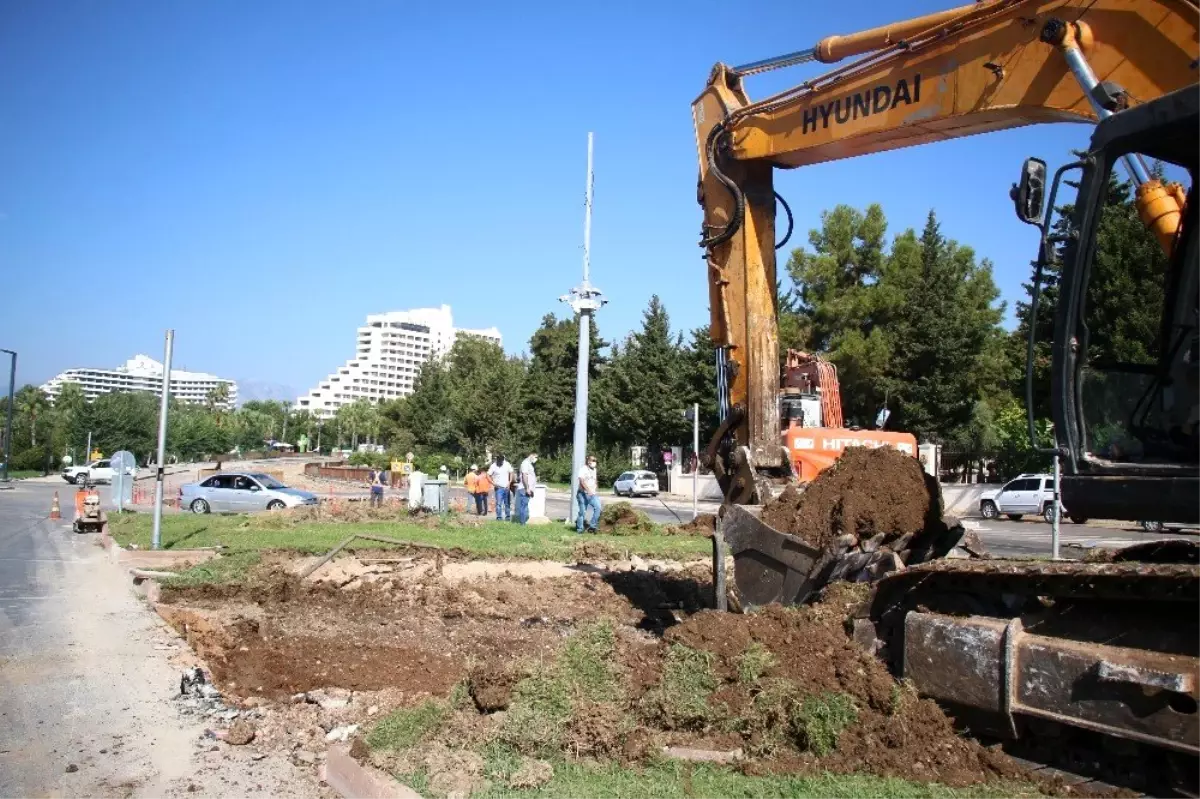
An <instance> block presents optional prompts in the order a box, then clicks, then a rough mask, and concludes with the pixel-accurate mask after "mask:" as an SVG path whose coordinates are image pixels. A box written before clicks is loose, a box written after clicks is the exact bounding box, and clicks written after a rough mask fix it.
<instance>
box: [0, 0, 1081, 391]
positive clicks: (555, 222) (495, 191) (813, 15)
mask: <svg viewBox="0 0 1200 799" xmlns="http://www.w3.org/2000/svg"><path fill="white" fill-rule="evenodd" d="M950 5H952V3H951V2H950V0H913V1H912V2H907V3H894V2H888V3H883V2H858V3H853V4H838V3H804V4H798V3H795V2H753V3H745V4H741V5H736V6H731V5H730V4H728V3H717V2H699V1H698V0H693V2H688V3H686V4H685V3H682V2H679V3H670V2H668V3H645V2H640V3H633V2H624V0H610V2H606V3H587V4H585V3H561V2H556V3H505V4H496V3H478V4H477V3H469V2H468V3H444V4H441V3H429V4H426V3H422V4H418V3H403V2H383V1H381V0H347V1H346V2H337V3H334V2H324V3H317V2H301V1H299V0H292V1H290V2H275V1H272V0H255V2H253V3H243V2H234V1H233V0H206V1H205V2H200V1H199V0H177V1H174V2H157V1H155V0H113V1H112V2H101V1H100V0H92V1H91V2H83V1H81V0H56V1H55V2H53V3H45V2H24V3H7V4H5V5H4V8H3V10H0V74H3V75H4V76H5V78H4V80H3V81H2V82H0V126H2V127H0V175H2V176H3V177H2V179H0V274H3V275H4V292H3V296H4V297H5V299H6V301H5V302H4V307H3V311H0V347H7V348H10V349H16V350H19V351H20V353H21V369H20V375H19V377H18V381H19V382H22V383H23V382H40V381H42V380H44V379H46V378H48V377H50V376H52V375H54V374H55V373H56V372H58V371H60V370H61V369H64V368H67V367H71V366H107V365H116V364H118V363H121V362H123V361H124V360H125V359H126V358H128V357H131V356H132V355H134V354H135V353H137V352H145V353H147V354H150V355H152V356H155V357H161V352H162V336H163V331H164V330H165V329H166V328H168V327H173V328H174V329H175V330H176V364H177V365H178V366H181V367H185V368H189V369H195V370H203V371H211V372H216V373H218V374H221V375H223V376H229V377H235V378H239V379H255V380H263V381H271V382H277V383H283V384H287V385H290V386H292V387H294V388H295V389H297V390H305V389H307V388H308V387H309V386H311V385H312V384H314V383H315V382H316V381H317V380H318V379H320V378H322V377H323V376H324V375H326V374H327V373H328V372H330V371H331V370H333V369H334V368H335V367H336V366H337V365H338V364H340V363H341V362H342V361H344V360H345V359H346V358H347V357H348V356H349V355H350V354H351V353H352V350H353V338H354V329H355V327H357V326H358V325H359V324H361V322H362V321H363V319H364V317H365V316H366V314H368V313H375V312H380V311H386V310H394V309H402V308H409V307H417V306H426V305H437V304H440V303H443V302H445V303H449V304H450V305H451V306H452V307H453V309H454V315H455V320H456V322H457V323H458V324H459V325H461V326H466V327H484V326H490V325H496V326H497V327H499V328H500V330H501V332H502V333H503V334H504V338H505V343H506V349H508V350H509V351H513V352H519V351H521V350H523V349H524V348H525V346H526V342H527V341H528V338H529V335H530V333H531V332H532V331H533V330H534V328H535V327H536V326H537V324H538V322H539V321H540V319H541V317H542V316H543V314H545V313H548V312H558V313H560V314H561V313H563V312H564V311H565V310H566V309H565V306H563V305H562V304H561V303H559V302H558V300H557V298H558V297H559V296H560V295H561V294H563V293H564V292H565V291H566V290H567V289H568V288H570V287H571V286H572V285H574V284H575V283H576V282H578V277H579V271H580V262H581V254H582V245H581V242H582V231H583V188H584V172H585V157H586V136H587V132H588V131H589V130H592V131H595V134H596V184H595V185H596V198H595V213H594V218H593V239H592V242H593V244H592V265H593V281H594V282H595V283H596V284H597V285H599V286H600V287H601V288H602V289H603V290H604V291H605V293H606V294H607V296H608V298H609V301H610V302H609V304H608V306H607V307H605V308H604V310H603V311H601V313H600V316H599V324H600V329H601V333H602V334H603V335H605V337H607V338H610V339H612V338H620V337H622V336H623V335H624V334H625V333H626V332H627V331H628V330H630V329H631V328H633V327H635V326H636V325H637V324H638V323H639V321H640V317H641V312H642V309H643V308H644V307H645V305H646V302H647V300H648V298H649V297H650V295H651V294H653V293H658V294H659V295H660V296H661V297H662V298H663V300H664V302H665V303H666V306H667V309H668V311H669V312H670V313H671V316H672V321H673V323H674V324H675V325H676V326H679V327H685V328H691V327H694V326H697V325H700V324H703V323H704V322H705V320H706V319H707V314H708V311H707V290H706V287H705V276H704V265H703V262H702V261H701V259H700V250H699V248H698V247H697V246H696V240H697V234H698V229H699V222H700V212H699V208H698V206H697V205H696V201H695V190H696V186H695V184H696V153H695V146H694V141H693V132H692V127H691V118H690V104H691V101H692V99H693V98H694V97H695V96H696V95H697V94H698V93H699V92H700V91H701V89H702V88H703V86H704V82H705V79H706V77H707V75H708V73H709V69H710V68H711V66H712V65H713V63H714V62H716V61H718V60H720V61H725V62H726V63H731V64H736V63H742V62H746V61H752V60H756V59H759V58H764V57H768V56H772V55H777V54H781V53H784V52H789V51H792V50H796V49H801V48H803V47H807V46H810V45H811V44H813V43H815V41H816V40H818V39H819V38H821V37H822V36H825V35H827V34H832V33H846V32H850V31H853V30H858V29H862V28H866V27H871V26H874V25H877V24H881V23H884V22H888V21H892V20H894V19H896V18H898V17H908V16H913V15H917V14H922V13H928V12H930V11H935V10H940V9H942V8H945V7H949V6H950ZM820 69H821V68H820V66H819V65H816V66H815V67H814V65H808V66H806V67H800V68H793V69H790V70H785V71H782V72H778V73H774V74H771V75H768V76H761V77H756V78H752V79H750V80H749V82H748V89H749V91H750V93H751V94H752V96H755V97H762V96H765V95H766V94H768V93H770V92H772V91H775V90H778V89H780V88H783V87H784V86H787V85H791V84H794V83H796V82H799V81H800V80H802V79H804V78H805V77H808V76H811V75H813V74H816V73H818V72H819V71H820ZM1088 132H1089V129H1088V128H1087V127H1086V126H1082V125H1056V126H1047V127H1040V128H1028V129H1024V130H1018V131H1010V132H1007V133H1000V134H992V135H990V136H985V137H976V138H971V139H965V140H960V141H954V142H947V143H942V144H938V145H931V146H926V147H922V148H913V149H908V150H903V151H898V152H893V153H885V154H880V155H876V156H870V157H865V158H859V159H854V160H849V161H840V162H836V163H832V164H825V165H820V166H815V167H809V168H805V169H801V170H794V171H790V172H786V173H777V188H778V189H779V190H780V191H781V193H783V195H784V196H785V197H786V198H787V199H788V201H789V202H790V204H791V206H792V208H793V211H794V212H795V214H796V218H797V225H798V228H799V231H798V235H799V238H798V240H799V241H804V240H805V237H806V231H807V230H808V229H809V228H811V227H813V226H815V225H817V224H818V222H819V216H820V212H821V210H822V209H826V208H830V207H832V206H833V205H835V204H837V203H849V204H851V205H855V206H859V207H862V206H865V205H866V204H868V203H870V202H880V203H882V205H883V207H884V210H885V212H886V213H887V216H888V219H889V221H890V227H891V232H892V233H898V232H900V231H901V230H903V229H904V228H906V227H910V226H915V227H919V226H920V225H921V224H922V223H923V221H924V218H925V215H926V213H927V212H928V211H929V209H930V208H934V209H936V211H937V212H938V215H939V217H940V218H941V220H942V223H943V230H944V232H945V233H946V234H947V235H948V236H950V237H952V238H955V239H957V240H959V241H961V242H964V243H968V244H970V245H972V246H973V247H975V249H976V250H977V252H978V253H979V255H980V256H981V257H988V258H990V259H992V260H993V261H994V262H995V265H996V278H997V282H998V284H999V286H1000V288H1001V290H1002V292H1003V294H1004V296H1005V298H1006V299H1007V300H1008V301H1009V304H1010V306H1011V304H1012V302H1013V301H1014V300H1016V299H1017V298H1019V297H1020V296H1021V289H1020V283H1021V281H1022V279H1024V277H1025V275H1026V274H1027V273H1028V269H1029V267H1028V262H1029V260H1030V259H1031V258H1032V257H1033V255H1034V254H1035V248H1036V238H1035V237H1036V233H1035V231H1034V230H1033V229H1032V228H1028V227H1026V226H1024V225H1022V224H1020V223H1019V222H1018V221H1017V220H1016V218H1015V217H1014V216H1013V212H1012V206H1011V203H1010V202H1009V200H1008V196H1007V190H1008V187H1009V184H1010V183H1011V182H1012V180H1013V179H1014V177H1015V176H1016V175H1017V173H1018V168H1019V165H1020V162H1021V159H1022V158H1024V157H1025V156H1026V155H1031V154H1036V155H1041V156H1042V157H1044V158H1046V160H1047V161H1048V162H1049V163H1050V164H1051V165H1052V168H1053V166H1054V165H1057V164H1058V163H1061V162H1062V161H1064V160H1066V159H1067V158H1068V157H1069V150H1070V148H1072V147H1081V146H1083V143H1084V142H1085V141H1086V137H1087V135H1088Z"/></svg>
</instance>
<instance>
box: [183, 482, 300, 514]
mask: <svg viewBox="0 0 1200 799" xmlns="http://www.w3.org/2000/svg"><path fill="white" fill-rule="evenodd" d="M319 502H320V500H319V499H318V498H317V496H316V494H311V493H309V492H308V491H301V490H300V489H298V488H288V487H287V486H285V485H284V484H283V483H281V482H279V481H278V480H276V479H275V478H274V477H271V475H269V474H260V473H257V472H222V473H221V474H214V475H213V476H212V477H209V478H207V479H205V480H201V481H200V482H199V483H188V484H187V485H184V486H183V487H181V488H180V489H179V508H180V510H184V509H187V510H190V511H191V512H192V513H211V512H213V511H216V512H218V513H249V512H251V511H258V510H282V509H283V508H294V507H297V506H298V505H316V504H317V503H319Z"/></svg>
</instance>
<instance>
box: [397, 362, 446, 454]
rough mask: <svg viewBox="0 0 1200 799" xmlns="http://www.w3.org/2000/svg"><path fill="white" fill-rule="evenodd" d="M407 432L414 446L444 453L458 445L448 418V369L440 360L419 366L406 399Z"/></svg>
mask: <svg viewBox="0 0 1200 799" xmlns="http://www.w3.org/2000/svg"><path fill="white" fill-rule="evenodd" d="M407 414H408V421H409V429H410V430H412V432H413V434H414V435H415V436H416V439H417V443H418V444H423V445H425V446H427V447H430V448H432V449H438V450H448V449H451V448H453V447H455V446H457V444H458V436H457V432H456V431H455V429H454V423H453V420H452V419H451V417H450V382H449V370H448V369H447V365H446V363H445V361H444V360H442V359H437V358H435V359H432V360H429V361H426V362H425V363H423V364H421V368H420V369H419V370H418V371H417V377H416V379H415V380H414V381H413V393H412V394H410V395H409V397H408V405H407Z"/></svg>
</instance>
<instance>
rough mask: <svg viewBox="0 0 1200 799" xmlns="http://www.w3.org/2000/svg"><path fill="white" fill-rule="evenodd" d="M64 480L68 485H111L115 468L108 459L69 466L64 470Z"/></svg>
mask: <svg viewBox="0 0 1200 799" xmlns="http://www.w3.org/2000/svg"><path fill="white" fill-rule="evenodd" d="M126 473H127V474H133V473H134V470H133V469H129V470H127V472H126ZM62 478H63V479H64V480H66V481H67V482H68V483H71V484H79V485H83V484H84V483H85V482H87V483H111V482H112V479H113V468H112V464H111V462H110V461H109V459H108V458H102V459H100V460H98V461H92V462H91V463H89V464H87V465H85V466H68V467H66V468H65V469H63V470H62Z"/></svg>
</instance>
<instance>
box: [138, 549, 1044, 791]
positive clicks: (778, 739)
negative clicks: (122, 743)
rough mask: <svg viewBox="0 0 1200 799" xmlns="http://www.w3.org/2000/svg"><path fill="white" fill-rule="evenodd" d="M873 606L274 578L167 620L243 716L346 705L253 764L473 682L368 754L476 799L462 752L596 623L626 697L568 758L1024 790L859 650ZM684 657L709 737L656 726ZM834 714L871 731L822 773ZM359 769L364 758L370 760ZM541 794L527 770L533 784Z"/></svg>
mask: <svg viewBox="0 0 1200 799" xmlns="http://www.w3.org/2000/svg"><path fill="white" fill-rule="evenodd" d="M392 554H394V553H392ZM863 593H864V589H863V587H862V586H860V585H851V584H837V585H832V586H830V587H829V588H827V589H826V591H825V592H824V594H823V596H822V598H821V601H820V602H818V603H816V604H815V605H812V606H808V607H804V608H799V609H784V608H779V607H768V608H765V609H762V610H760V611H758V612H755V613H750V614H745V615H734V614H721V613H717V612H715V611H711V610H707V609H706V608H708V607H710V606H711V584H710V575H709V573H708V569H707V567H706V566H703V565H698V566H694V567H690V568H686V569H681V570H678V571H674V572H665V573H652V572H646V571H639V572H607V573H600V574H597V573H578V574H574V575H572V576H569V577H549V578H543V579H535V578H532V577H520V576H514V575H512V574H501V575H497V576H495V577H487V578H477V579H468V580H462V581H449V580H447V579H446V578H445V577H444V576H443V575H439V574H436V573H433V572H426V573H422V574H420V575H418V576H415V577H414V576H412V575H409V576H408V577H403V576H390V575H381V579H379V580H377V581H376V582H373V583H367V584H362V585H360V586H359V587H357V588H355V589H354V590H339V589H338V588H337V586H336V585H334V584H329V583H307V582H301V581H300V580H298V579H297V578H296V577H295V575H293V574H290V573H288V572H287V570H286V568H283V564H276V568H274V569H269V570H263V571H262V572H261V573H257V574H255V575H253V577H252V579H251V580H250V581H248V582H247V583H244V584H241V585H238V586H225V587H221V588H213V587H208V586H204V587H194V588H188V589H177V590H171V591H167V592H166V594H167V596H166V604H162V605H160V612H161V613H162V614H163V616H164V618H165V619H167V621H169V622H170V623H171V624H172V625H174V626H175V627H176V629H179V630H181V631H182V632H184V634H185V635H186V636H187V637H188V640H189V642H190V643H191V644H192V645H193V647H194V648H195V649H196V650H197V652H198V653H199V654H201V655H202V656H203V657H204V658H205V659H206V661H207V664H208V665H209V667H210V669H211V671H212V675H213V678H214V681H215V682H216V684H217V686H218V687H219V688H220V689H221V690H222V691H223V692H225V693H226V695H227V696H230V697H231V698H232V699H234V700H240V701H241V702H242V703H243V704H250V703H252V702H254V703H257V702H259V701H261V700H259V699H258V698H257V697H260V696H262V697H269V698H272V699H276V700H284V699H285V697H288V696H289V695H291V694H294V693H298V692H301V691H312V690H313V689H317V688H325V689H343V692H340V693H339V694H338V695H340V696H345V697H348V705H347V706H345V707H344V708H334V709H329V708H326V707H322V706H319V705H317V704H312V703H311V702H297V703H288V702H286V701H281V702H279V703H278V704H277V705H276V706H275V707H274V708H273V709H272V710H271V712H270V713H268V714H267V715H266V716H265V717H264V718H263V719H261V720H260V721H259V722H258V734H257V737H256V739H255V741H256V743H255V745H256V746H260V745H261V746H281V745H287V746H303V747H305V748H310V747H314V746H315V747H322V746H324V744H323V740H324V735H325V733H326V732H328V730H329V729H332V728H333V726H336V725H340V724H345V723H364V724H366V725H367V728H369V725H370V723H371V718H374V719H379V718H383V716H384V715H385V714H386V713H387V712H389V711H390V710H391V709H394V708H396V707H401V706H405V705H412V704H415V703H418V702H420V701H422V700H423V699H425V698H427V697H429V696H430V695H432V696H438V697H445V696H448V695H449V694H450V691H451V688H452V687H453V686H454V685H455V684H456V683H457V682H459V681H460V680H463V679H464V678H465V679H466V686H467V689H468V692H469V694H470V696H471V698H472V700H473V702H467V703H465V706H463V705H459V706H458V707H457V709H456V710H454V712H452V713H450V714H449V716H448V717H447V720H446V722H445V724H444V725H443V726H442V727H441V729H439V730H438V731H437V732H436V733H434V734H432V735H431V736H430V737H429V738H428V739H427V740H426V741H425V742H424V743H422V744H420V745H419V746H417V747H416V748H415V749H413V750H410V751H409V752H407V753H391V754H386V755H384V754H380V753H371V754H370V758H371V760H372V761H373V762H374V761H376V760H379V758H383V759H384V761H386V762H383V761H380V763H379V764H380V765H385V766H386V767H387V768H389V770H392V771H393V772H394V773H412V771H414V770H417V769H420V770H424V771H425V773H426V774H427V775H428V776H429V779H430V785H431V788H433V792H434V793H436V794H439V795H445V794H447V793H451V792H469V791H471V790H474V789H476V788H478V787H479V785H480V784H481V782H480V780H482V773H483V772H482V761H481V760H479V759H478V756H477V755H475V754H473V753H472V752H471V751H469V750H475V751H479V750H480V749H481V748H482V747H484V746H486V745H487V744H488V743H489V742H491V741H494V740H496V738H497V736H498V735H499V734H500V732H501V730H502V729H503V725H504V720H505V718H506V717H507V716H508V715H509V713H510V711H509V712H506V711H508V706H509V702H510V697H511V695H512V692H513V689H514V687H515V686H516V683H517V682H518V681H519V680H520V679H521V678H522V677H523V676H525V675H526V674H527V667H528V665H529V664H531V663H536V662H541V663H549V662H552V660H553V658H554V657H555V656H556V655H557V653H559V652H560V651H561V649H562V646H563V642H564V640H566V639H567V638H568V637H569V636H570V635H571V634H572V633H573V632H574V631H575V630H577V629H579V628H580V627H581V626H582V625H584V624H587V623H589V622H592V621H595V620H597V619H601V618H606V619H609V620H611V621H612V623H613V625H614V628H615V630H616V652H617V655H616V658H617V663H616V667H617V668H616V673H617V674H618V675H619V679H620V684H621V688H620V690H618V691H616V692H614V694H613V696H612V697H605V698H604V699H605V701H602V702H595V701H589V700H587V699H585V698H583V697H582V696H577V697H575V700H574V703H573V708H574V709H573V712H572V714H571V718H570V720H569V721H568V722H567V723H566V725H565V726H564V727H563V728H562V734H563V743H564V747H565V749H566V751H567V753H568V754H569V755H570V756H572V757H578V758H586V759H595V760H600V761H602V762H603V761H616V762H622V763H637V762H642V761H644V760H645V759H646V758H649V757H655V756H657V753H658V752H659V751H660V750H661V747H662V746H663V745H675V746H685V747H697V748H710V749H720V750H730V749H736V748H741V749H742V750H743V751H744V752H746V753H748V754H749V761H748V762H747V763H745V764H744V765H743V768H745V769H746V770H748V771H758V772H783V773H812V774H816V773H822V772H835V773H862V772H869V773H874V774H879V775H887V776H896V777H902V778H906V779H910V780H914V781H918V782H935V781H936V782H941V783H945V784H948V785H952V786H964V785H972V784H979V783H983V782H989V781H995V780H998V779H1005V778H1013V779H1028V776H1027V775H1026V774H1025V773H1024V772H1023V770H1022V769H1021V768H1020V767H1019V766H1018V765H1016V764H1015V762H1014V761H1012V760H1010V759H1009V758H1007V757H1006V756H1005V755H1003V754H1001V753H999V752H995V751H992V750H989V749H985V748H984V747H982V746H980V745H979V744H977V743H976V742H974V741H972V740H970V739H966V738H962V737H959V736H958V735H957V734H956V732H955V730H954V728H953V726H952V722H951V720H950V719H949V718H947V717H946V715H945V714H944V713H943V712H942V711H941V710H940V709H939V708H938V707H937V706H936V705H935V704H933V703H932V702H928V701H924V700H919V699H918V698H917V697H916V696H915V695H913V694H912V693H911V691H909V690H908V689H907V688H905V687H902V686H900V685H899V684H897V683H896V682H895V681H894V680H893V679H892V678H891V676H890V675H889V674H888V673H887V671H886V670H885V669H884V667H883V666H882V664H881V663H880V662H878V661H877V660H875V659H874V658H872V657H870V656H868V655H866V654H864V653H863V652H862V651H861V650H860V649H859V648H857V647H856V646H855V645H854V644H853V643H852V642H851V641H850V639H849V637H848V636H847V634H846V631H845V622H846V618H847V615H848V614H850V613H851V611H852V610H853V609H854V608H855V607H856V606H857V605H858V604H859V603H860V602H861V601H862V599H863ZM675 644H682V645H685V646H687V647H691V648H693V649H697V650H703V651H705V652H708V653H710V655H711V664H712V670H713V674H714V676H715V678H716V681H717V686H716V690H715V691H714V692H713V694H712V696H711V697H710V698H709V701H708V703H707V704H708V705H709V706H710V707H712V708H714V714H713V716H712V718H711V719H709V720H708V721H707V722H705V723H703V724H701V725H699V726H696V727H694V728H689V729H684V730H679V729H668V728H666V726H665V725H663V724H661V723H659V722H658V721H656V719H655V717H654V716H653V715H650V714H648V713H646V712H645V708H646V707H647V699H648V698H649V697H651V696H653V695H654V694H653V692H654V691H656V690H657V689H658V688H659V687H660V686H661V683H662V677H663V669H664V663H665V658H666V657H667V653H668V652H669V650H670V648H671V647H672V646H673V645H675ZM752 644H756V645H757V648H759V649H765V650H766V651H767V652H768V653H769V654H770V658H769V659H768V662H767V664H766V665H765V666H764V667H763V669H762V671H761V674H760V675H759V676H758V677H757V678H756V679H754V680H752V681H750V682H748V683H747V682H743V680H744V679H745V677H744V673H741V670H740V669H739V666H740V665H741V664H742V663H743V661H744V658H745V654H746V652H747V650H748V649H750V648H751V645H752ZM827 694H844V695H846V696H847V697H849V698H850V700H851V701H852V702H853V704H854V706H855V708H856V709H857V714H858V715H857V720H856V721H855V722H854V723H853V724H851V725H850V726H849V727H848V728H847V729H846V730H845V731H844V732H843V733H842V735H841V737H840V739H839V740H838V743H837V746H836V747H835V748H834V750H833V751H831V752H829V753H828V754H826V755H824V756H822V757H818V756H816V755H815V754H813V753H812V752H811V751H807V750H805V749H804V748H803V747H802V746H801V745H799V744H798V740H797V737H796V735H795V734H794V732H792V727H791V725H792V723H793V722H792V717H793V713H794V711H795V709H796V707H797V706H798V705H797V703H802V702H803V700H804V699H805V698H806V697H813V696H819V695H827ZM368 707H370V708H371V710H370V713H367V712H366V711H367V708H368ZM314 751H319V749H318V750H314ZM356 751H357V752H358V756H360V757H363V756H365V755H366V753H365V752H364V751H363V749H362V747H361V746H360V747H357V749H356ZM377 755H378V757H377ZM544 776H545V771H544V769H541V768H540V767H539V766H536V765H533V761H530V768H529V771H528V773H527V774H526V775H525V777H527V778H528V782H529V783H530V784H534V783H536V782H537V781H538V780H541V779H542V778H543V777H544ZM435 783H436V785H435ZM1048 790H1052V788H1048Z"/></svg>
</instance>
